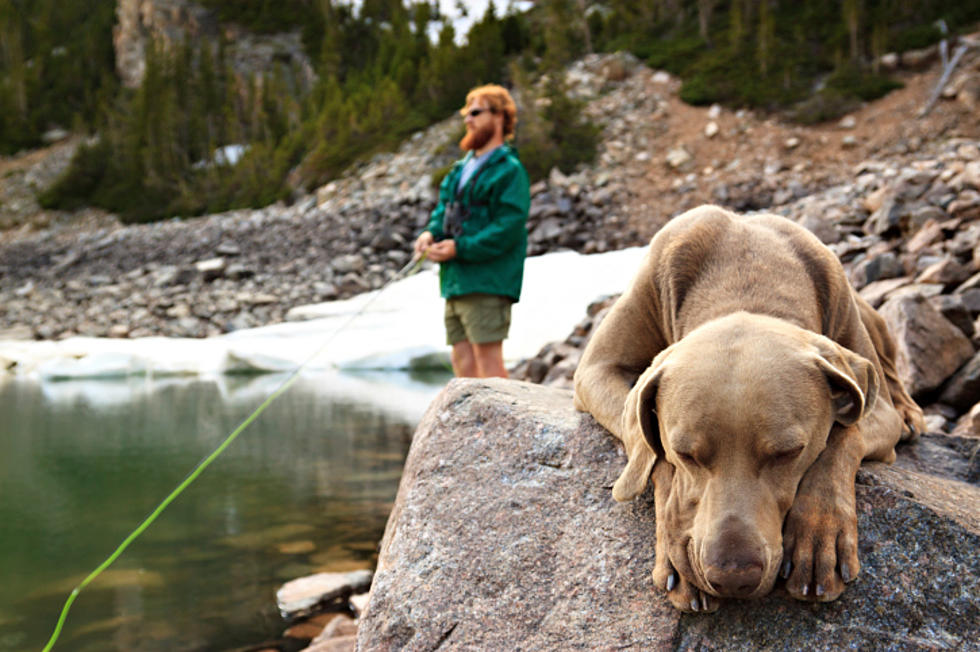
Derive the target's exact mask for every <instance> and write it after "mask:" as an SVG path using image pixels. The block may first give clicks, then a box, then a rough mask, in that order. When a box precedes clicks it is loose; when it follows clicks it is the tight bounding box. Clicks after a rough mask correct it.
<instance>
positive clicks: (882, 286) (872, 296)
mask: <svg viewBox="0 0 980 652" xmlns="http://www.w3.org/2000/svg"><path fill="white" fill-rule="evenodd" d="M911 282H912V279H911V278H910V277H908V276H902V277H899V278H889V279H884V280H881V281H875V282H873V283H868V284H867V285H865V286H864V287H863V288H861V290H860V291H859V294H860V295H861V296H862V297H863V298H864V300H865V301H867V302H868V303H870V304H871V306H872V307H873V308H877V307H878V306H880V305H881V304H882V303H884V302H885V299H887V298H888V296H889V295H890V294H891V293H892V292H894V291H895V290H897V289H899V288H901V287H904V286H906V285H908V284H909V283H911Z"/></svg>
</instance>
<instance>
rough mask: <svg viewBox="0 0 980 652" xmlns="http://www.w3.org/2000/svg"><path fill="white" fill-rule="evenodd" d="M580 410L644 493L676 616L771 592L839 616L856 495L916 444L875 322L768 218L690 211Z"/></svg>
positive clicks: (614, 336) (596, 348)
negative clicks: (859, 483)
mask: <svg viewBox="0 0 980 652" xmlns="http://www.w3.org/2000/svg"><path fill="white" fill-rule="evenodd" d="M575 406H576V407H577V408H578V409H580V410H583V411H588V412H590V413H592V415H593V416H594V417H595V418H596V420H597V421H598V422H599V423H600V424H602V425H603V426H604V427H605V428H607V429H608V430H609V431H611V432H612V433H613V434H614V435H615V436H616V437H618V438H619V439H620V440H621V441H622V442H623V445H624V447H625V450H626V455H627V458H628V462H627V464H626V468H625V469H624V470H623V472H622V474H621V475H620V476H619V479H618V480H617V481H616V483H615V485H614V487H613V496H614V498H615V499H616V500H619V501H626V500H630V499H632V498H634V497H635V496H637V495H638V494H640V493H642V492H643V491H644V490H645V488H646V485H647V482H648V481H649V480H650V479H651V478H652V479H653V483H654V500H655V506H656V512H657V526H656V527H657V530H656V550H655V552H656V562H655V566H654V570H653V578H654V583H655V584H656V585H657V586H659V587H661V588H662V589H664V590H666V591H667V596H668V598H669V599H670V601H671V603H672V604H673V605H674V606H675V607H677V608H678V609H681V610H684V611H692V612H702V611H714V610H715V609H717V608H718V606H719V604H720V599H721V598H756V597H760V596H762V595H765V594H766V593H768V592H769V591H770V590H771V589H772V587H773V585H774V583H775V581H776V578H777V575H780V574H781V575H782V576H783V577H784V578H785V579H786V588H787V590H788V591H789V593H790V594H791V595H792V596H794V597H796V598H798V599H801V600H820V601H827V600H834V599H835V598H837V597H838V596H839V595H840V594H841V592H842V591H843V590H844V585H845V584H846V583H847V582H849V581H851V580H852V579H854V577H856V576H857V574H858V572H859V570H860V563H859V561H858V556H857V536H858V535H857V514H856V512H855V497H854V477H855V475H856V473H857V470H858V466H859V465H860V464H861V461H862V460H880V461H884V462H891V461H892V460H894V458H895V450H894V449H895V444H896V443H897V442H898V441H900V440H902V439H913V438H915V437H916V436H917V435H918V433H919V432H921V430H922V427H923V418H922V411H921V409H920V408H919V407H918V406H917V405H916V404H915V402H913V400H912V399H911V398H910V396H909V395H908V393H907V392H906V391H905V389H904V388H903V387H902V384H901V382H900V381H899V379H898V376H897V374H896V371H895V345H894V342H893V340H892V339H891V337H890V335H889V334H888V331H887V329H886V326H885V323H884V321H883V320H882V319H881V317H880V316H879V315H878V314H877V313H876V312H875V311H874V309H873V308H871V306H870V305H868V304H867V302H865V301H864V300H863V299H862V298H861V297H860V296H859V295H858V294H857V293H856V292H855V291H854V289H853V288H852V287H851V286H850V284H849V283H848V281H847V278H846V276H845V274H844V270H843V268H842V267H841V265H840V263H839V261H838V260H837V258H836V256H834V254H833V253H832V252H831V251H830V250H829V249H827V248H826V247H825V246H824V245H823V244H822V243H821V242H820V241H819V240H818V239H817V238H816V237H814V236H813V235H812V234H811V233H810V232H809V231H807V230H806V229H804V228H802V227H800V226H798V225H796V224H795V223H793V222H790V221H789V220H786V219H784V218H782V217H778V216H775V215H752V216H745V217H742V216H738V215H735V214H733V213H731V212H728V211H726V210H724V209H721V208H718V207H716V206H702V207H700V208H697V209H694V210H691V211H689V212H687V213H685V214H683V215H681V216H679V217H677V218H675V219H674V220H672V221H671V222H670V223H668V225H667V226H666V227H665V228H664V229H662V230H661V231H660V232H659V233H658V234H657V235H656V236H655V237H654V238H653V240H652V241H651V243H650V248H649V250H648V252H647V254H646V256H645V258H644V260H643V262H642V263H641V266H640V269H639V271H638V272H637V274H636V276H635V277H634V278H633V280H632V282H631V283H630V285H629V287H628V288H627V290H626V291H625V292H624V293H623V295H622V296H621V297H620V298H619V300H618V301H617V302H616V303H615V304H614V305H613V307H612V309H611V310H610V311H609V314H608V315H607V316H606V318H605V319H604V320H603V321H602V322H601V324H600V325H599V327H598V328H597V329H596V332H595V334H594V335H593V337H592V339H591V340H590V342H589V343H588V345H587V346H586V349H585V351H584V353H583V355H582V359H581V362H580V363H579V366H578V369H577V371H576V373H575Z"/></svg>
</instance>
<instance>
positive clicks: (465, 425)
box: [358, 380, 980, 650]
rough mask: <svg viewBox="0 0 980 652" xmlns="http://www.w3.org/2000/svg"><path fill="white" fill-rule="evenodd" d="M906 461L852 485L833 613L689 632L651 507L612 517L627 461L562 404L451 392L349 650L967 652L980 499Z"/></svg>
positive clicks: (979, 567)
mask: <svg viewBox="0 0 980 652" xmlns="http://www.w3.org/2000/svg"><path fill="white" fill-rule="evenodd" d="M915 448H916V447H915V446H913V447H908V448H903V449H902V450H901V451H900V454H899V460H900V462H901V463H900V464H897V465H894V466H891V467H887V466H884V465H880V464H875V465H869V466H867V467H865V468H863V469H862V471H861V472H860V475H859V478H858V490H857V498H858V502H857V505H858V513H859V516H858V521H859V523H858V525H859V536H860V551H861V561H862V564H863V569H862V573H861V575H860V576H859V577H858V579H857V580H856V581H855V582H854V583H853V584H852V585H850V586H849V587H848V589H847V590H846V591H845V592H844V594H843V596H842V597H841V598H840V599H839V600H838V601H836V602H833V603H828V604H806V603H800V602H796V601H794V600H792V599H790V598H789V597H787V596H786V595H785V594H784V593H783V592H782V590H781V589H780V588H778V587H777V590H776V591H775V592H774V593H773V594H771V595H770V596H768V597H766V598H764V599H762V600H759V601H754V602H743V601H729V602H727V603H725V604H724V605H723V606H722V608H721V610H720V611H719V612H718V613H716V614H714V615H707V616H692V615H681V614H679V613H678V612H676V611H675V610H673V608H672V607H670V605H669V604H668V603H667V601H666V599H665V598H664V597H663V595H661V594H660V593H659V591H657V590H655V589H654V588H653V586H652V581H651V578H650V573H651V571H652V568H653V538H652V537H653V531H654V510H653V499H652V491H651V490H648V491H647V492H646V493H645V494H644V495H643V496H641V497H640V498H639V499H637V500H635V501H633V502H631V503H626V504H617V503H615V502H614V501H613V499H612V496H611V490H610V487H611V486H612V483H613V481H614V480H615V478H616V476H617V474H618V473H619V471H620V469H621V468H622V466H623V464H624V463H625V456H624V455H623V453H622V451H621V448H620V447H619V445H618V444H617V442H616V441H615V440H614V438H613V437H611V436H610V435H609V434H608V433H606V432H605V431H604V430H603V429H602V428H601V427H600V426H598V425H597V424H596V423H595V422H594V421H593V420H592V418H591V417H589V416H588V415H584V414H580V413H577V412H575V410H574V409H573V407H572V401H571V393H570V392H569V391H568V390H563V389H556V388H548V387H540V386H535V385H530V384H527V383H518V382H514V381H499V380H489V381H477V380H466V381H452V382H451V383H450V384H449V385H448V387H447V388H446V389H445V390H444V391H443V393H442V394H441V395H440V396H439V397H438V398H437V399H436V400H435V401H434V402H433V404H432V406H431V407H430V408H429V411H428V413H427V415H426V417H425V418H424V419H423V421H422V423H421V424H420V426H419V429H418V431H417V432H416V435H415V440H414V442H413V444H412V448H411V451H410V453H409V458H408V461H407V463H406V467H405V472H404V475H403V478H402V483H401V487H400V489H399V493H398V498H397V501H396V505H395V508H394V510H393V512H392V515H391V518H390V520H389V522H388V527H387V530H386V532H385V537H384V540H383V542H382V547H381V553H380V558H379V562H378V569H377V572H376V575H375V581H374V585H373V587H372V591H371V594H370V601H369V604H368V607H367V610H366V613H365V614H364V615H363V616H362V618H361V623H360V627H359V631H358V648H359V649H363V650H396V649H397V650H403V649H404V650H432V649H436V648H439V647H445V648H447V649H522V650H554V649H622V648H635V649H723V650H745V649H769V650H797V649H811V650H838V649H842V648H849V649H889V650H918V649H930V648H931V649H968V648H970V646H973V645H975V642H976V641H977V640H980V603H978V601H977V595H980V557H978V556H977V554H976V552H977V550H978V546H980V517H978V514H980V489H978V488H977V487H976V486H973V485H970V484H967V483H966V482H963V481H961V480H957V479H952V478H942V477H937V476H933V475H930V474H929V473H928V472H927V471H926V470H923V469H924V466H923V464H922V463H921V462H920V461H918V460H916V459H914V458H911V457H910V456H909V453H908V451H910V450H915ZM938 448H939V449H942V450H941V451H940V453H938V454H940V456H945V457H956V456H957V455H959V454H958V453H956V452H955V451H954V450H952V449H948V448H945V447H943V446H939V447H938Z"/></svg>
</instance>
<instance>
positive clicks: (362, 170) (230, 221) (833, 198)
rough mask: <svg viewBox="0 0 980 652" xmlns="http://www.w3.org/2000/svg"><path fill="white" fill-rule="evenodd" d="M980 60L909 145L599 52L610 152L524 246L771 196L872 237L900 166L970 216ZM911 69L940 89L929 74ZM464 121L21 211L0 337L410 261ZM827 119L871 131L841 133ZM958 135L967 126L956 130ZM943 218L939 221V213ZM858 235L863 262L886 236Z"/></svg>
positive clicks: (60, 160)
mask: <svg viewBox="0 0 980 652" xmlns="http://www.w3.org/2000/svg"><path fill="white" fill-rule="evenodd" d="M978 62H980V52H978V50H977V49H976V48H974V49H973V50H971V51H970V54H969V55H968V56H967V57H965V58H964V63H963V64H962V65H961V73H960V74H959V75H958V76H955V77H954V78H953V79H952V81H951V82H950V84H949V85H950V89H951V90H950V91H949V93H948V95H949V96H950V97H949V100H948V101H946V102H945V104H942V105H940V106H939V107H938V108H937V109H935V110H934V111H933V113H934V116H931V117H930V119H934V122H927V121H924V122H922V123H921V124H920V125H919V128H920V129H924V130H927V131H928V130H930V129H931V130H933V131H936V133H933V134H932V136H933V137H934V140H932V141H925V140H922V138H918V137H917V138H918V140H916V141H915V142H905V140H904V135H905V134H906V132H905V131H902V130H899V131H895V132H894V134H893V136H894V138H898V139H901V142H900V143H898V144H896V143H895V142H891V141H888V140H881V139H880V138H879V139H878V140H875V137H874V135H875V134H876V133H880V132H887V131H888V130H887V129H884V128H883V127H882V128H876V126H875V125H874V124H871V120H872V118H871V117H864V116H862V118H861V119H860V120H857V119H855V118H853V117H850V119H849V120H844V121H842V123H841V125H842V126H841V125H831V126H824V127H823V128H822V129H823V131H820V129H817V130H816V131H812V132H807V133H806V134H804V133H803V132H802V131H801V128H798V127H790V126H786V125H781V124H778V123H776V122H774V121H773V120H771V119H768V118H765V117H760V116H755V115H753V114H750V113H748V112H730V111H726V110H723V109H721V108H720V107H712V108H710V109H699V108H695V107H688V106H686V105H683V103H681V102H680V101H679V100H678V98H677V92H678V90H679V86H680V83H679V81H678V80H677V79H676V78H672V77H671V76H669V75H667V74H666V73H663V72H657V71H653V70H650V69H649V68H646V67H645V66H643V65H641V64H640V63H639V62H638V61H636V59H635V58H633V57H632V56H630V55H626V54H612V55H591V56H589V57H587V58H585V59H584V60H582V61H580V62H578V63H576V64H574V65H573V66H571V67H570V68H569V70H568V72H567V78H566V79H567V82H568V86H569V88H570V89H571V92H572V93H573V94H574V95H575V96H576V97H578V98H580V99H582V100H583V102H585V109H584V110H585V113H586V114H587V115H589V116H590V118H591V119H593V120H595V121H596V122H597V123H598V124H600V125H602V128H603V131H602V137H601V142H600V147H599V151H598V155H597V161H596V163H595V164H594V165H592V166H587V167H582V168H581V169H579V170H576V171H565V173H563V172H562V171H559V170H557V169H556V170H553V171H552V173H551V174H550V175H549V178H548V179H546V180H542V181H540V182H538V183H536V184H534V187H533V188H532V204H531V212H530V217H529V224H528V226H529V244H528V252H529V254H530V255H538V254H542V253H546V252H549V251H556V250H560V249H574V250H576V251H579V252H582V253H597V252H603V251H610V250H616V249H621V248H624V247H628V246H634V245H640V244H643V243H645V242H646V241H647V239H648V238H649V237H650V236H652V234H653V233H654V232H655V231H656V230H657V229H658V228H659V226H661V225H662V224H663V223H664V222H666V220H668V219H669V218H670V217H672V216H674V215H676V214H678V213H680V212H681V211H682V210H685V209H687V208H690V207H692V206H693V205H696V204H699V203H705V202H714V203H719V204H722V205H725V206H728V207H731V208H733V209H735V210H748V209H752V208H759V207H765V208H771V209H775V210H777V211H778V212H780V213H782V214H785V215H787V216H789V217H791V218H793V219H797V220H798V221H801V222H802V223H804V224H806V225H807V226H808V227H810V228H812V229H814V230H817V231H818V232H820V233H821V237H823V238H824V239H825V240H826V241H828V242H838V241H841V240H842V239H847V240H848V241H850V240H852V239H853V238H854V237H858V238H860V237H862V236H863V233H862V230H861V225H862V222H863V221H864V218H865V216H866V211H867V207H866V206H865V205H864V204H863V203H862V202H863V201H864V199H865V197H866V196H868V195H870V194H871V193H873V192H875V191H876V190H877V189H878V188H880V187H884V186H887V185H889V184H890V183H891V181H893V180H894V179H895V178H898V177H902V178H909V177H910V178H911V179H912V180H911V181H910V184H909V188H905V189H903V190H902V193H903V194H902V195H901V196H900V197H899V199H900V200H902V201H903V202H905V201H906V200H908V199H913V198H911V197H908V196H907V195H908V194H909V192H912V191H914V190H918V189H922V190H923V192H925V191H926V190H929V189H928V188H920V186H923V185H924V184H925V185H928V184H927V183H926V181H923V179H925V178H926V177H927V176H928V177H929V178H930V179H934V178H936V177H942V178H941V179H939V182H941V183H942V184H946V185H943V186H941V187H940V188H939V189H933V190H929V194H928V197H926V198H925V199H924V200H923V201H925V203H926V204H928V206H929V207H931V208H929V210H933V211H934V212H935V211H944V210H946V209H947V208H948V207H950V206H951V207H952V208H953V212H955V213H956V215H951V217H956V216H961V214H962V213H969V211H970V210H972V209H971V208H970V206H971V205H973V203H975V202H974V195H973V194H971V192H973V193H974V194H975V190H976V189H975V186H973V185H971V184H973V182H974V181H975V176H976V174H977V172H976V169H975V168H976V166H977V165H978V163H977V161H976V159H975V158H974V156H973V154H972V151H973V150H971V149H970V143H971V142H974V143H975V142H976V141H975V139H976V138H980V128H978V127H977V125H976V124H975V122H976V121H973V124H971V123H969V122H968V121H964V120H963V119H962V118H963V116H964V111H963V109H964V108H965V109H969V108H970V107H969V101H970V98H972V95H969V94H968V93H967V94H965V95H964V93H965V91H963V90H957V89H961V88H966V89H970V88H972V87H973V85H976V84H978V83H980V81H978V80H980V64H978ZM916 74H917V73H916ZM909 79H910V82H909V83H910V87H912V84H913V83H915V84H918V85H917V86H915V87H914V88H915V89H919V91H922V90H924V88H923V83H922V81H921V80H919V81H916V79H918V78H913V77H910V78H909ZM954 91H955V92H954ZM910 92H911V91H910ZM961 96H962V97H963V98H965V99H958V98H961ZM915 101H916V102H920V101H921V100H920V99H919V98H918V96H916V99H915ZM969 114H970V111H967V112H966V115H969ZM852 123H853V124H852ZM951 125H952V126H951ZM862 129H863V130H864V131H862ZM828 130H829V131H828ZM841 130H843V131H841ZM458 131H459V123H458V118H451V119H449V120H447V121H445V122H443V123H440V124H438V125H435V126H433V127H431V128H429V129H428V130H426V131H425V132H420V133H418V134H416V135H415V136H414V137H413V138H411V139H409V140H408V141H406V142H405V143H404V144H403V145H402V146H401V148H400V149H399V150H398V151H396V152H393V153H389V154H380V155H378V156H375V157H374V158H373V159H371V160H370V161H368V162H366V163H364V164H362V165H359V166H356V167H355V168H353V169H351V170H350V171H348V173H347V174H345V175H344V176H343V177H342V178H341V179H338V180H336V181H334V182H331V183H330V184H328V185H326V186H324V187H322V188H320V189H319V190H318V191H317V192H316V193H315V194H314V195H307V196H305V197H301V198H298V199H297V200H296V201H295V203H293V204H292V205H289V206H286V205H283V204H276V205H273V206H269V207H266V208H262V209H256V210H239V211H230V212H227V213H223V214H218V215H210V216H205V217H200V218H192V219H184V220H181V219H174V220H170V221H167V222H161V223H155V224H147V225H129V226H123V225H121V224H119V223H118V222H117V221H116V220H114V219H113V218H112V217H111V216H108V217H106V216H97V217H96V218H95V219H94V220H93V219H90V220H87V221H86V220H85V219H84V218H85V215H86V214H84V213H83V214H81V215H80V216H73V215H54V216H51V215H49V214H45V213H43V212H42V213H41V216H42V218H41V219H39V220H38V223H37V226H36V228H35V223H32V222H31V221H30V220H28V219H26V218H24V216H23V215H20V216H14V217H10V216H8V218H6V219H7V221H8V222H11V223H15V224H21V226H20V227H19V228H11V229H7V230H5V231H3V232H2V233H0V305H3V306H4V308H5V309H4V310H3V311H2V312H0V337H3V338H7V339H64V338H68V337H71V336H73V335H87V336H96V337H128V338H137V337H144V336H149V335H165V336H174V337H206V336H211V335H217V334H220V333H226V332H230V331H234V330H238V329H242V328H248V327H254V326H259V325H265V324H270V323H276V322H280V321H282V320H284V319H285V318H286V314H287V312H288V311H289V310H290V308H293V307H295V306H297V305H302V304H309V303H316V302H321V301H329V300H334V299H342V298H347V297H350V296H353V295H355V294H358V293H361V292H365V291H368V290H372V289H377V288H379V287H381V286H382V285H384V284H385V283H386V282H388V281H389V280H390V279H391V278H393V276H394V275H395V274H396V273H397V272H398V270H399V269H401V268H402V267H403V266H404V265H405V264H406V262H407V261H408V260H409V258H410V250H411V243H412V241H413V240H414V237H415V235H416V234H417V232H418V231H419V230H420V228H421V227H422V225H424V223H425V221H426V219H427V216H428V213H429V212H430V210H431V209H432V207H433V205H434V201H435V194H434V188H433V185H432V179H431V175H432V173H433V171H434V170H438V169H440V168H442V167H444V166H446V165H448V164H449V163H450V162H451V161H452V160H453V159H454V158H455V157H456V156H457V155H458V154H457V151H456V148H455V147H454V146H453V143H454V142H455V140H456V138H457V137H458ZM828 133H829V134H831V135H832V136H833V137H834V138H836V139H838V140H840V139H841V135H840V134H841V133H843V134H844V139H845V140H846V138H850V139H852V140H854V141H855V142H856V143H858V144H857V145H854V146H849V145H846V144H845V143H844V142H843V140H841V142H840V143H839V144H838V143H837V142H831V141H830V140H829V137H828V135H827V134H828ZM889 133H891V132H889ZM957 134H959V135H960V136H961V137H962V138H965V139H966V140H962V141H960V142H957V141H950V140H949V138H950V137H951V136H956V135H957ZM970 139H974V140H970ZM862 142H865V145H864V146H863V147H862V145H861V143H862ZM821 143H823V144H821ZM773 145H775V146H776V147H777V148H778V150H777V151H776V152H773V151H770V149H771V148H772V146H773ZM71 147H72V146H71V145H70V144H64V143H63V144H60V145H57V146H55V148H54V150H53V151H54V153H55V156H53V159H54V163H52V162H51V161H49V160H45V159H43V158H41V159H40V160H38V161H36V162H34V161H31V159H30V157H27V158H28V163H25V166H24V167H23V168H22V169H20V170H18V169H13V170H10V171H8V172H6V173H5V175H6V177H7V178H6V179H5V184H4V185H5V190H4V192H5V193H7V194H10V192H13V191H14V190H16V191H17V192H14V195H13V196H15V197H16V198H17V200H16V201H11V202H9V203H8V206H13V205H14V204H16V205H17V206H22V207H23V210H24V211H30V210H31V205H32V204H31V201H29V199H28V198H25V197H21V196H20V195H21V194H24V192H26V191H24V190H23V186H25V185H26V186H31V187H35V186H37V187H38V188H39V187H42V186H43V184H44V183H50V182H51V181H52V180H53V179H54V178H55V177H56V176H57V172H58V170H60V169H63V168H64V166H65V165H66V164H67V161H68V160H69V158H70V156H69V155H68V154H69V153H70V151H71ZM814 148H822V149H814ZM956 152H959V153H956ZM862 156H864V157H865V158H861V157H862ZM851 161H853V163H850V162H851ZM8 163H9V162H8ZM8 167H9V165H8ZM699 168H700V169H699ZM920 168H921V169H920ZM933 172H935V174H932V173H933ZM930 175H931V176H930ZM855 177H856V180H855ZM954 180H955V183H952V185H950V184H949V183H948V182H952V181H954ZM18 184H19V185H18ZM7 186H9V189H8V188H6V187H7ZM947 186H948V187H947ZM910 188H911V190H910ZM35 189H37V188H35ZM8 190H9V191H10V192H8ZM950 193H953V195H950ZM954 195H955V196H954ZM914 199H916V200H917V201H918V198H914ZM971 202H972V203H971ZM920 203H921V202H920ZM35 206H36V205H35ZM926 217H928V215H926V214H925V213H923V214H921V215H918V216H916V217H915V218H913V222H914V223H915V224H916V225H919V224H921V223H922V222H923V220H924V219H925V218H926ZM933 217H934V218H935V219H936V220H937V221H940V222H941V221H942V215H940V214H939V213H935V214H934V215H933ZM15 218H16V219H15ZM79 218H82V219H79ZM895 219H899V218H895ZM93 221H94V222H95V224H96V226H94V227H93V226H85V224H87V223H90V222H93ZM879 221H880V220H879ZM889 228H890V227H889ZM950 230H955V227H948V226H947V227H946V231H950ZM874 235H880V234H874ZM842 246H843V247H844V248H845V249H846V250H842V251H841V253H842V255H844V256H847V257H850V258H852V259H853V258H855V257H857V256H858V255H859V254H861V253H862V252H863V251H866V250H868V249H869V247H870V246H871V245H870V244H868V243H863V244H862V242H859V243H858V244H856V245H850V244H849V245H842ZM906 262H908V261H906ZM910 270H911V268H910Z"/></svg>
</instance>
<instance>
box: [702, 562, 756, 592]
mask: <svg viewBox="0 0 980 652" xmlns="http://www.w3.org/2000/svg"><path fill="white" fill-rule="evenodd" d="M704 577H705V579H706V580H708V583H709V584H711V587H712V588H713V589H714V590H715V591H717V592H718V593H719V594H720V595H722V596H725V597H731V598H744V597H746V596H749V595H752V593H753V592H755V590H756V589H757V588H759V584H760V583H761V582H762V562H761V561H755V560H737V559H733V560H730V561H727V562H723V563H722V564H721V565H720V566H708V567H706V568H705V569H704Z"/></svg>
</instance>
